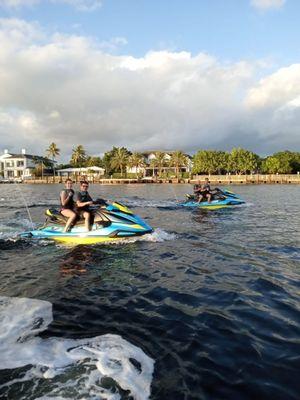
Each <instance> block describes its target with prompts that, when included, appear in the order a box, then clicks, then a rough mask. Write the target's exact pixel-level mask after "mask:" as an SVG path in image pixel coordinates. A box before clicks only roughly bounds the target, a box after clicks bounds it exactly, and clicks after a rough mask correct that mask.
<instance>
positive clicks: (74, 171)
mask: <svg viewBox="0 0 300 400" xmlns="http://www.w3.org/2000/svg"><path fill="white" fill-rule="evenodd" d="M56 172H57V173H58V175H59V176H65V177H69V176H72V175H82V174H84V175H93V176H103V175H104V173H105V169H104V168H101V167H96V166H94V167H82V168H63V169H58V170H57V171H56Z"/></svg>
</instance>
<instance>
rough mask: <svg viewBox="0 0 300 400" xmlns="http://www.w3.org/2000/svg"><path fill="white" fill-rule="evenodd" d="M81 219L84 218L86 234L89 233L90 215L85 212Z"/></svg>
mask: <svg viewBox="0 0 300 400" xmlns="http://www.w3.org/2000/svg"><path fill="white" fill-rule="evenodd" d="M83 218H84V224H85V229H86V230H87V232H89V231H90V230H91V226H90V219H91V214H90V213H89V212H87V211H85V212H84V213H83Z"/></svg>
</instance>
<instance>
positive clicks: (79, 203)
mask: <svg viewBox="0 0 300 400" xmlns="http://www.w3.org/2000/svg"><path fill="white" fill-rule="evenodd" d="M88 188H89V183H88V182H87V181H80V191H79V192H77V193H76V205H75V212H76V214H77V216H78V217H79V218H84V221H85V228H86V230H87V231H90V230H91V229H92V225H93V223H94V222H95V223H98V224H99V223H102V224H104V223H105V221H104V220H103V219H102V218H101V216H100V215H99V213H98V214H97V213H96V214H95V207H92V206H98V208H99V207H104V206H106V205H107V203H106V201H105V200H103V199H96V200H93V199H92V197H91V196H90V194H89V192H88ZM96 208H97V207H96Z"/></svg>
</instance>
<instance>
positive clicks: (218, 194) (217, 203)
mask: <svg viewBox="0 0 300 400" xmlns="http://www.w3.org/2000/svg"><path fill="white" fill-rule="evenodd" d="M211 194H212V197H211V201H210V202H208V201H201V202H200V203H199V201H198V198H197V196H195V195H190V194H187V195H186V197H187V200H186V201H185V202H183V203H181V204H180V205H181V206H184V207H198V208H204V209H208V210H216V209H220V208H226V207H232V206H237V205H240V204H244V203H245V201H244V200H242V199H241V198H240V197H239V196H238V195H236V194H235V193H233V192H230V191H229V190H221V189H218V188H216V189H214V190H212V191H211Z"/></svg>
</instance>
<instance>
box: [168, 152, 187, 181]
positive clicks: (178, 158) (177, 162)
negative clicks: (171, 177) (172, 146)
mask: <svg viewBox="0 0 300 400" xmlns="http://www.w3.org/2000/svg"><path fill="white" fill-rule="evenodd" d="M170 165H171V166H172V167H174V168H175V174H176V178H177V179H179V169H180V167H185V166H186V165H187V157H186V155H185V154H184V153H183V152H182V151H174V153H173V154H172V156H171V159H170Z"/></svg>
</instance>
